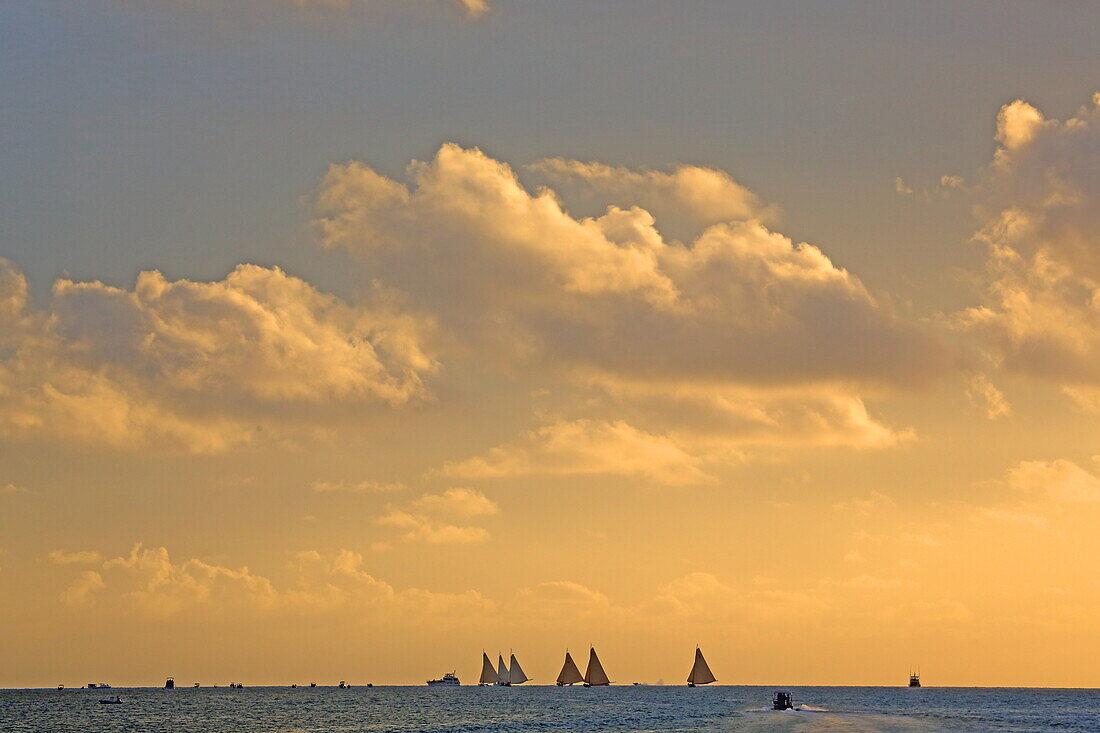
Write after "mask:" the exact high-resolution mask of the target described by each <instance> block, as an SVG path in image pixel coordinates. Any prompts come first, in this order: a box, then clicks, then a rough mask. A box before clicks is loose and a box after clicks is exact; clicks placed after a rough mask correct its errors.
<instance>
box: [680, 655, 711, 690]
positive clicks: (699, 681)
mask: <svg viewBox="0 0 1100 733" xmlns="http://www.w3.org/2000/svg"><path fill="white" fill-rule="evenodd" d="M715 681H717V678H716V677H715V676H714V674H713V673H712V672H711V671H710V666H709V665H708V664H707V660H706V659H704V658H703V652H702V650H701V649H699V647H695V664H693V665H691V672H689V673H688V678H687V683H688V687H695V686H696V685H709V684H710V683H711V682H715Z"/></svg>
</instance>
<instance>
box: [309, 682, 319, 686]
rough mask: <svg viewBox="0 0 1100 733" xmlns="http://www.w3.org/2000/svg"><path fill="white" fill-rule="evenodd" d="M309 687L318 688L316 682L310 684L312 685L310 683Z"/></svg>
mask: <svg viewBox="0 0 1100 733" xmlns="http://www.w3.org/2000/svg"><path fill="white" fill-rule="evenodd" d="M309 686H310V687H316V686H317V683H316V682H310V683H309Z"/></svg>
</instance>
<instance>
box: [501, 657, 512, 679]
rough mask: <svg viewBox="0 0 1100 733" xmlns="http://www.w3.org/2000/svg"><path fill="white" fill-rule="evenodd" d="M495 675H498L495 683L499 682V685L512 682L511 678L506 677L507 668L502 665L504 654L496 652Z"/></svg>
mask: <svg viewBox="0 0 1100 733" xmlns="http://www.w3.org/2000/svg"><path fill="white" fill-rule="evenodd" d="M497 677H498V680H497V684H499V685H510V684H512V681H511V679H510V678H509V677H508V668H507V667H505V666H504V655H503V654H498V655H497Z"/></svg>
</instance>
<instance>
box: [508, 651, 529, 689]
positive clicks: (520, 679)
mask: <svg viewBox="0 0 1100 733" xmlns="http://www.w3.org/2000/svg"><path fill="white" fill-rule="evenodd" d="M508 666H509V670H508V681H509V682H511V683H512V684H513V685H522V684H523V683H524V682H526V681H527V679H528V677H527V675H525V674H524V673H523V667H521V666H519V660H518V659H516V655H515V654H513V655H512V659H511V660H510V664H509V665H508Z"/></svg>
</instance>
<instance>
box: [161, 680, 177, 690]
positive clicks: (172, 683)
mask: <svg viewBox="0 0 1100 733" xmlns="http://www.w3.org/2000/svg"><path fill="white" fill-rule="evenodd" d="M164 689H166V690H174V689H176V680H175V679H173V678H172V677H169V678H168V679H166V680H165V681H164Z"/></svg>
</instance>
